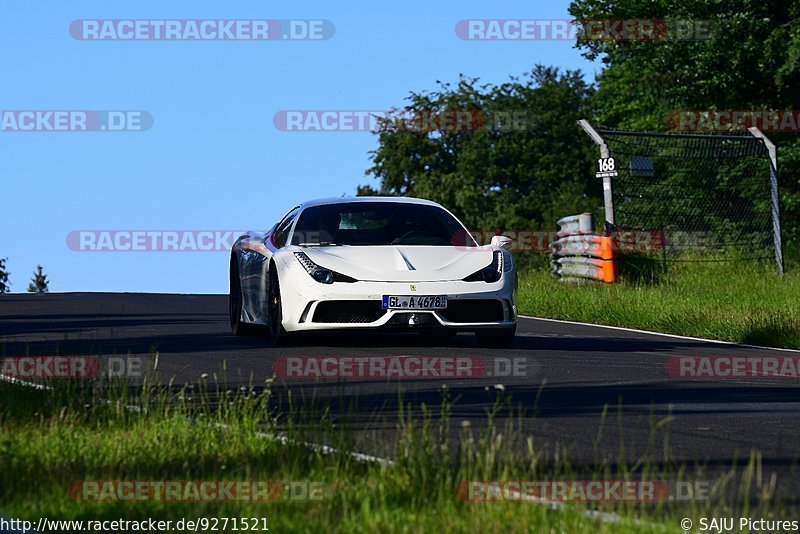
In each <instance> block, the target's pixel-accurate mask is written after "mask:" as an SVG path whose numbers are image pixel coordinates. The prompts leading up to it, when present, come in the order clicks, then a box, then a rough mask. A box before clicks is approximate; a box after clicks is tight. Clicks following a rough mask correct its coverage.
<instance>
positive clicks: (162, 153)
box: [0, 0, 599, 293]
mask: <svg viewBox="0 0 800 534" xmlns="http://www.w3.org/2000/svg"><path fill="white" fill-rule="evenodd" d="M342 4H343V3H339V2H337V3H332V2H321V1H320V2H303V3H302V4H300V3H290V2H286V3H277V2H255V1H254V2H246V1H240V2H231V3H229V4H228V5H225V4H224V3H222V2H205V1H195V2H183V3H181V5H175V4H174V3H167V2H153V1H137V2H132V1H120V2H100V1H96V2H90V1H71V2H56V1H50V2H45V3H37V4H35V7H34V5H33V4H30V3H27V2H21V1H6V2H3V5H2V8H0V13H2V16H1V17H0V21H1V22H0V27H2V31H0V59H1V60H2V65H3V76H2V80H3V81H2V89H3V90H2V92H1V93H0V109H2V110H143V111H146V112H147V113H149V114H150V115H152V117H153V120H154V122H153V125H152V127H151V128H150V129H148V130H147V131H143V132H81V133H65V132H60V133H54V132H9V131H0V161H1V162H2V171H0V172H1V173H2V182H1V183H2V198H3V200H4V202H3V206H4V209H3V223H2V225H0V257H8V258H9V260H8V266H7V267H8V270H9V271H10V272H11V282H12V284H13V285H12V288H11V289H12V291H13V292H21V291H25V289H26V288H27V285H28V281H29V279H30V277H31V274H32V272H33V270H34V269H35V268H36V265H37V264H42V265H43V266H44V268H45V272H46V273H47V274H48V275H49V277H50V280H51V283H50V289H51V291H134V292H142V291H147V292H151V291H152V292H173V293H224V292H227V261H228V258H227V255H226V254H225V253H224V252H76V251H73V250H71V249H70V248H69V247H68V246H67V242H66V237H67V235H68V234H69V233H70V232H72V231H75V230H226V229H231V230H237V229H238V230H243V229H266V228H268V227H270V226H271V225H272V224H273V223H274V222H275V221H276V220H277V219H278V218H279V217H280V216H281V215H282V214H283V213H284V212H285V211H286V210H287V209H288V208H290V207H292V206H293V205H294V204H296V203H297V202H299V201H302V200H305V199H309V198H317V197H326V196H341V195H342V194H348V195H349V194H353V193H354V192H355V188H356V186H357V185H358V184H361V183H365V182H366V181H367V180H368V178H367V177H365V175H364V173H365V170H366V169H367V168H368V167H369V165H370V160H369V154H368V152H369V151H370V150H372V149H374V148H375V146H376V138H375V136H374V135H372V134H370V133H363V132H327V133H314V132H310V133H307V132H283V131H279V130H277V129H276V128H275V127H274V126H273V122H272V119H273V116H274V115H275V113H276V112H278V111H281V110H297V109H311V110H326V109H330V110H339V109H344V110H382V109H389V108H392V107H394V106H401V105H402V104H403V101H404V98H405V97H406V96H407V95H408V93H409V91H420V90H425V89H433V88H435V87H436V83H435V82H436V80H442V81H455V80H457V78H458V75H459V73H464V74H465V75H468V76H477V77H480V78H481V79H482V80H483V81H487V82H493V83H500V82H503V81H506V80H507V79H508V77H509V76H511V75H520V74H523V73H525V72H526V71H528V70H530V68H531V67H532V66H533V65H534V64H535V63H537V62H540V63H544V64H548V65H556V66H559V67H562V68H572V69H575V68H580V69H581V70H583V71H584V72H585V73H586V74H587V78H588V79H592V78H593V77H594V74H595V71H596V70H597V69H598V68H599V66H598V65H597V64H592V63H589V62H587V61H586V60H584V59H583V58H582V57H581V56H580V54H579V52H578V50H576V49H575V48H574V47H573V44H572V43H571V42H568V41H527V42H520V41H500V42H488V41H465V40H461V39H459V38H458V37H457V36H456V34H455V25H456V23H457V22H458V21H459V20H461V19H470V18H484V19H489V18H537V19H563V18H568V17H569V15H568V13H567V5H568V2H567V1H565V0H560V1H553V2H530V1H506V2H502V3H500V2H498V3H496V4H495V5H491V4H489V3H487V2H478V1H460V2H431V1H425V2H422V1H408V2H400V3H395V4H390V3H378V2H349V3H347V4H346V5H342ZM171 18H174V19H221V18H225V19H327V20H330V21H331V22H333V24H334V25H335V27H336V33H335V35H334V36H333V37H332V38H331V39H329V40H324V41H280V40H277V41H256V42H241V41H240V42H224V41H223V42H220V41H215V42H187V41H183V42H176V41H137V42H130V41H127V42H125V41H80V40H75V39H73V38H72V37H71V36H70V34H69V25H70V22H72V21H73V20H76V19H171ZM371 183H372V182H371Z"/></svg>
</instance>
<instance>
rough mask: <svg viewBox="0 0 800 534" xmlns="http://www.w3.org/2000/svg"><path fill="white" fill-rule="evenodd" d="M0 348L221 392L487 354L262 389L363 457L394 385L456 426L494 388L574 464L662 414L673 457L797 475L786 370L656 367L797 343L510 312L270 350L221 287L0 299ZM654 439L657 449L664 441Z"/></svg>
mask: <svg viewBox="0 0 800 534" xmlns="http://www.w3.org/2000/svg"><path fill="white" fill-rule="evenodd" d="M0 350H1V351H2V352H0V354H2V355H3V356H5V357H13V356H25V355H30V356H49V355H53V354H60V355H98V356H102V357H105V356H108V355H120V354H148V353H154V352H156V351H157V352H158V354H159V360H158V361H159V363H158V366H159V373H160V376H161V377H162V379H163V380H165V381H166V380H169V379H174V381H175V383H178V384H180V383H185V382H197V381H198V380H199V379H200V377H201V375H202V374H208V375H209V376H210V377H212V379H213V377H214V376H215V373H216V377H217V381H218V382H224V384H226V386H228V387H238V386H240V385H243V384H248V383H252V384H255V385H259V384H263V383H264V381H265V380H266V379H268V378H270V377H272V376H273V371H274V368H273V365H274V364H275V363H276V361H278V360H279V358H282V357H286V356H340V357H344V356H361V357H363V356H405V355H416V356H442V357H444V356H459V357H474V358H476V359H480V361H483V362H485V363H484V365H485V371H486V372H485V373H483V374H482V375H481V376H477V377H461V378H448V379H442V378H426V379H416V380H411V379H405V380H402V381H398V380H390V381H387V380H385V379H369V378H358V379H342V380H339V381H333V380H330V379H321V380H313V379H308V378H305V379H283V378H278V379H277V381H276V382H275V385H274V386H273V389H274V390H275V391H276V393H279V394H280V395H287V394H288V393H289V392H291V393H292V396H293V399H294V402H297V401H298V399H301V402H306V401H308V402H311V399H313V402H318V401H320V400H321V399H330V400H332V401H333V402H331V404H332V405H338V406H346V407H347V408H346V409H343V410H342V421H343V422H344V424H347V425H351V426H352V429H353V431H354V433H355V434H358V435H362V436H367V435H370V436H373V439H367V438H364V439H362V440H360V442H361V443H362V445H361V447H362V449H366V450H362V452H368V453H373V454H380V455H384V454H385V455H389V454H391V451H389V450H381V445H380V440H377V441H376V440H375V439H374V436H376V435H377V436H381V435H384V436H388V435H390V434H391V433H392V432H393V429H394V424H395V416H396V412H397V407H398V397H399V395H398V394H399V392H402V393H403V399H404V401H405V402H410V403H413V404H419V403H421V402H425V403H427V404H428V405H429V406H433V407H434V409H433V412H436V409H435V407H436V406H437V405H438V404H439V403H440V402H441V399H442V386H443V385H446V386H447V390H448V392H449V396H450V398H451V399H453V400H454V401H455V407H454V410H453V417H452V419H451V425H452V426H453V429H452V431H453V432H454V433H456V432H457V431H458V429H459V428H460V427H461V425H462V424H463V421H464V420H469V421H470V422H471V424H472V426H473V427H475V428H479V427H480V425H481V424H482V423H483V422H485V421H486V413H487V410H490V409H491V407H492V405H493V403H494V402H495V401H496V399H497V398H498V395H502V396H504V398H508V396H510V397H511V399H512V403H513V405H514V406H515V407H522V408H523V409H524V417H523V418H522V419H521V424H522V425H523V427H524V428H523V430H522V431H523V432H524V433H525V435H530V436H533V438H534V442H535V443H536V444H538V446H540V447H542V450H544V451H550V452H549V453H547V454H549V455H551V456H552V455H554V454H555V451H558V450H560V449H566V450H567V451H568V455H569V458H570V459H571V461H572V463H573V464H574V465H578V466H579V465H590V464H592V463H593V462H595V460H596V459H597V458H598V451H600V455H601V456H604V457H607V458H610V459H613V458H616V457H617V456H618V452H619V450H620V447H621V445H622V446H623V447H624V449H625V451H626V456H627V458H629V459H634V460H635V459H636V458H638V457H639V456H640V455H642V454H643V453H644V452H645V451H646V450H648V449H647V440H648V436H652V435H653V432H652V430H651V425H653V424H654V423H655V422H657V421H659V420H661V419H663V418H665V417H667V416H669V415H671V416H672V417H673V418H674V419H673V420H672V421H671V422H669V423H668V424H667V425H666V427H667V428H668V433H669V443H670V448H671V458H672V459H674V460H676V461H679V462H687V463H690V464H694V463H695V462H700V463H705V464H707V465H710V466H715V465H716V466H720V468H724V467H725V466H729V465H730V464H731V462H732V461H734V460H736V459H738V460H739V461H740V462H741V461H742V460H743V459H746V458H747V457H748V455H749V454H750V451H751V450H756V451H760V452H761V454H762V455H763V465H764V471H765V476H767V475H768V474H769V473H771V472H777V473H778V475H779V477H780V482H781V487H784V486H785V485H786V484H788V485H790V486H792V485H795V484H797V483H796V482H793V481H794V480H795V479H797V474H798V472H797V470H796V464H797V459H798V456H800V388H798V381H797V379H796V378H777V379H763V378H762V379H757V378H749V379H716V380H697V379H685V378H675V377H672V376H670V375H669V373H667V370H666V369H667V362H668V361H669V359H670V358H672V357H676V356H770V355H775V356H795V357H800V352H787V351H778V350H774V349H759V348H751V347H744V346H739V345H731V344H720V343H713V342H706V341H700V340H693V339H686V338H677V337H669V336H661V335H654V334H647V333H639V332H632V331H624V330H617V329H610V328H602V327H595V326H590V325H577V324H569V323H561V322H553V321H547V320H537V319H521V320H520V324H519V329H518V334H517V338H516V340H515V342H514V345H513V346H512V347H511V348H509V349H503V350H495V349H484V348H480V347H478V346H477V345H476V343H475V340H474V336H472V335H470V334H460V335H459V336H458V337H457V338H456V339H455V340H453V341H452V342H451V343H448V344H445V345H442V344H437V345H435V346H429V345H428V344H427V343H426V342H425V340H423V339H422V338H421V336H418V335H417V334H414V333H409V334H406V333H393V334H380V333H363V334H350V333H348V334H329V335H316V336H312V337H307V338H302V339H300V340H296V341H294V342H293V343H292V344H291V345H290V346H288V347H280V348H273V347H270V345H269V343H268V341H267V340H266V339H265V338H262V337H247V338H235V337H232V336H231V335H230V333H229V326H228V317H227V296H224V295H160V294H127V293H123V294H106V293H64V294H45V295H33V294H32V295H27V294H26V295H16V294H11V295H3V296H2V298H0ZM509 362H511V363H513V362H517V364H518V368H517V369H518V373H517V375H518V376H505V375H507V374H508V373H506V372H504V371H505V370H506V369H507V368H508V365H509ZM488 374H494V375H498V374H500V375H503V376H487V375H488ZM497 384H501V385H502V389H498V388H497V387H496V385H497ZM537 397H538V400H537ZM606 405H607V406H608V415H607V417H606V418H605V421H604V422H603V419H602V413H603V407H604V406H606ZM601 427H602V429H603V430H602V433H600V432H599V431H600V429H601ZM659 436H660V435H659ZM657 441H658V445H657V447H656V449H659V450H660V449H661V447H662V441H663V439H662V438H661V437H659V439H658V440H657ZM547 454H546V455H545V457H547ZM659 461H660V460H659ZM784 489H788V488H784Z"/></svg>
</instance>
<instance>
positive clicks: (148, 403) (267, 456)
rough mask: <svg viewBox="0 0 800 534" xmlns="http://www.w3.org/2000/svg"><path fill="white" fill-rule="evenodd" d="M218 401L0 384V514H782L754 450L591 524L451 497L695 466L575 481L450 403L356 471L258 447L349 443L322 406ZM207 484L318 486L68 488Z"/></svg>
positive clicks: (643, 464) (508, 524)
mask: <svg viewBox="0 0 800 534" xmlns="http://www.w3.org/2000/svg"><path fill="white" fill-rule="evenodd" d="M219 395H220V397H219V399H217V397H216V395H208V394H207V393H206V391H205V390H203V389H198V388H195V389H193V390H182V391H180V392H177V393H176V392H174V391H173V392H170V391H167V390H163V389H156V388H151V387H146V388H144V389H143V390H141V391H139V392H138V393H135V392H129V391H127V390H124V389H122V388H119V387H111V386H106V387H102V388H98V387H96V386H92V387H78V386H76V385H70V386H60V387H58V388H57V389H55V390H53V391H35V390H31V389H25V388H21V387H19V386H14V385H10V384H6V383H0V459H2V463H3V469H0V513H2V515H5V516H6V517H16V518H22V519H27V520H32V521H34V522H35V521H37V520H38V518H39V517H42V516H43V517H48V518H51V519H54V518H58V519H84V520H90V519H91V520H101V519H109V520H113V519H120V518H127V519H143V518H147V517H153V518H159V519H171V520H178V519H180V518H191V519H196V518H200V517H206V518H224V517H228V518H232V517H248V518H252V517H258V518H262V517H263V518H266V521H267V524H268V525H269V528H270V530H271V531H273V532H274V531H279V532H281V531H304V532H318V531H320V530H322V529H324V530H325V531H334V532H353V531H356V532H438V531H454V532H475V531H481V532H483V531H486V532H531V531H534V532H586V531H595V532H675V531H676V530H677V525H678V522H679V521H680V519H681V518H683V517H691V518H695V519H696V518H698V517H701V516H723V515H725V516H730V515H738V514H740V513H747V512H748V511H750V505H751V504H753V505H754V506H756V507H757V508H758V509H759V511H758V514H759V517H767V518H769V517H777V516H778V515H779V511H780V506H779V505H778V503H775V502H774V500H773V498H772V495H771V489H770V484H769V483H768V482H765V481H763V480H761V478H760V477H761V472H762V471H761V464H760V460H759V458H758V456H756V455H754V456H752V457H751V458H750V459H749V461H745V462H743V465H742V464H740V465H739V466H738V467H735V468H732V469H731V470H730V471H729V472H726V473H724V474H723V475H722V476H720V477H719V478H718V479H717V480H716V483H717V484H718V485H719V490H720V491H719V495H718V496H717V497H716V498H715V499H714V500H712V501H692V502H684V503H680V504H672V505H668V504H664V503H659V504H653V503H637V504H619V503H618V504H605V505H593V506H594V507H599V508H600V509H602V510H605V511H608V512H614V513H616V514H618V517H619V518H620V521H619V522H603V521H601V520H599V519H596V518H592V517H589V516H587V515H586V514H585V513H584V512H585V511H586V509H587V508H588V506H587V505H582V504H568V505H566V507H564V508H562V509H551V508H550V507H548V506H543V505H540V504H525V503H498V502H491V503H468V502H463V501H462V500H460V499H459V498H458V496H457V493H456V488H457V487H458V483H459V481H463V480H550V479H576V478H595V479H602V478H606V479H633V480H652V479H663V480H667V481H675V480H679V479H688V478H690V474H692V475H697V476H702V473H703V470H702V467H700V468H698V469H699V470H697V471H695V470H690V469H689V468H688V467H687V466H682V465H680V466H679V465H674V464H671V463H670V462H664V463H663V464H659V465H658V466H657V465H656V464H654V463H653V462H651V461H649V460H648V457H643V458H641V459H638V460H636V461H634V462H631V463H625V462H623V463H622V464H620V465H619V466H618V467H615V468H614V470H613V471H612V470H611V468H610V467H609V466H611V465H617V464H616V463H615V462H606V461H598V464H597V466H596V467H595V468H594V470H593V471H592V472H591V473H578V472H576V471H575V470H573V469H572V468H571V467H570V464H569V461H568V458H567V457H566V456H563V455H561V456H560V459H559V461H558V462H556V464H555V465H544V463H543V462H541V461H540V454H539V451H538V449H537V445H536V443H535V442H534V441H533V440H532V439H531V438H528V437H526V436H524V435H522V434H521V433H520V432H517V431H516V427H515V420H516V419H515V417H514V414H513V413H509V414H507V415H510V417H500V416H501V415H503V414H505V413H506V411H507V410H510V409H511V408H510V407H511V402H510V400H508V399H499V400H498V402H497V404H496V405H495V409H494V411H493V413H491V414H488V417H489V425H488V426H487V428H486V429H484V430H481V431H480V432H477V431H473V429H471V428H469V427H467V426H464V427H463V429H462V430H463V432H462V434H461V436H460V439H459V440H458V443H457V444H455V443H451V441H450V439H451V437H450V435H449V434H448V432H447V431H446V429H447V428H448V420H449V417H450V416H449V413H450V410H451V409H452V405H451V404H450V403H449V402H447V399H446V398H445V399H444V401H445V402H444V403H443V408H442V412H441V413H437V414H426V410H425V409H424V407H416V408H414V409H413V410H410V411H409V410H406V411H405V412H404V413H403V414H401V417H400V421H399V422H398V423H397V430H398V431H397V434H396V436H397V437H396V441H395V442H393V443H392V444H391V445H392V450H393V451H394V452H393V454H392V457H393V459H394V460H395V464H394V465H381V464H377V463H369V462H359V461H356V460H354V459H352V458H351V457H350V456H349V455H348V454H345V453H335V454H323V453H321V452H318V451H314V450H312V449H309V448H308V447H306V446H303V445H299V444H292V443H294V442H290V443H288V444H287V443H282V442H279V441H278V440H275V439H270V438H268V437H267V438H265V437H264V433H266V434H267V436H269V435H274V433H275V432H277V431H278V430H279V429H280V431H281V432H282V433H283V434H284V435H287V434H288V436H289V437H290V438H291V439H292V440H319V439H321V437H322V435H324V436H325V438H326V440H327V441H328V442H330V443H331V444H333V445H335V446H338V447H341V448H343V449H344V448H346V447H348V446H349V445H350V438H349V435H348V432H347V431H346V430H339V429H337V427H336V426H335V425H333V424H332V423H330V421H328V420H327V419H326V418H325V417H320V416H319V412H316V413H303V412H302V410H291V413H290V414H284V413H281V414H279V413H276V412H275V411H274V408H270V406H271V403H270V399H271V395H270V391H269V388H268V387H267V388H265V389H264V390H263V391H262V390H259V391H255V390H251V389H248V390H240V391H237V392H224V393H219ZM444 395H445V397H446V393H445V394H444ZM131 406H132V407H134V408H133V409H131ZM434 416H436V417H434ZM670 419H671V418H665V419H662V420H659V421H653V426H652V428H653V448H654V451H653V452H655V450H656V449H660V448H662V447H666V445H665V443H666V442H667V439H666V437H665V436H666V434H664V433H663V432H665V429H666V428H667V427H668V423H669V420H670ZM190 420H191V421H194V423H192V422H190ZM311 421H313V422H314V424H313V425H308V424H307V423H309V422H311ZM501 421H502V422H501ZM662 438H663V439H662ZM219 479H223V480H246V481H254V480H259V481H261V480H279V481H313V482H319V483H323V484H324V485H325V486H326V487H328V488H329V489H330V491H329V495H328V497H327V499H326V500H324V501H319V502H280V501H279V502H268V503H248V502H223V503H211V502H207V503H187V502H184V503H175V502H172V503H165V502H138V503H131V502H100V503H97V502H81V501H78V500H76V499H75V498H74V497H73V496H71V495H70V492H69V488H70V486H71V485H72V484H73V483H74V482H75V481H78V480H219ZM737 480H738V481H739V482H738V483H736V482H734V481H737ZM725 495H728V496H729V498H726V497H724V496H725ZM201 530H202V529H201ZM228 531H232V529H230V528H229V529H228Z"/></svg>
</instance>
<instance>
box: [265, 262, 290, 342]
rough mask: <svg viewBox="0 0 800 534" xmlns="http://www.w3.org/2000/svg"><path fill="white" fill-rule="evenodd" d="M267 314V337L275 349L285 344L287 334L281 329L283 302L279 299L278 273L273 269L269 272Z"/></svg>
mask: <svg viewBox="0 0 800 534" xmlns="http://www.w3.org/2000/svg"><path fill="white" fill-rule="evenodd" d="M267 294H268V303H267V305H268V310H269V312H268V314H269V321H268V322H269V337H270V340H271V341H272V345H273V346H275V347H277V346H280V345H284V344H286V342H287V341H288V337H289V333H288V332H286V329H284V328H283V300H282V299H281V285H280V280H279V279H278V272H277V271H276V270H275V268H274V267H273V268H271V269H270V270H269V291H268V292H267Z"/></svg>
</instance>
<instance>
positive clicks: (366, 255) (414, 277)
mask: <svg viewBox="0 0 800 534" xmlns="http://www.w3.org/2000/svg"><path fill="white" fill-rule="evenodd" d="M302 250H303V252H305V253H306V254H307V255H308V257H309V258H311V260H312V261H313V262H314V263H316V264H317V265H320V266H321V267H325V268H328V269H331V270H333V271H336V272H338V273H341V274H344V275H347V276H350V277H353V278H355V279H356V280H363V281H365V282H373V281H374V282H440V281H450V280H461V279H463V278H465V277H467V276H469V275H471V274H472V273H474V272H475V271H478V270H480V269H483V268H484V267H486V266H487V265H489V264H490V263H492V248H490V247H481V248H471V247H470V248H467V247H451V246H401V245H381V246H347V245H345V246H332V247H303V248H302Z"/></svg>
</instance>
